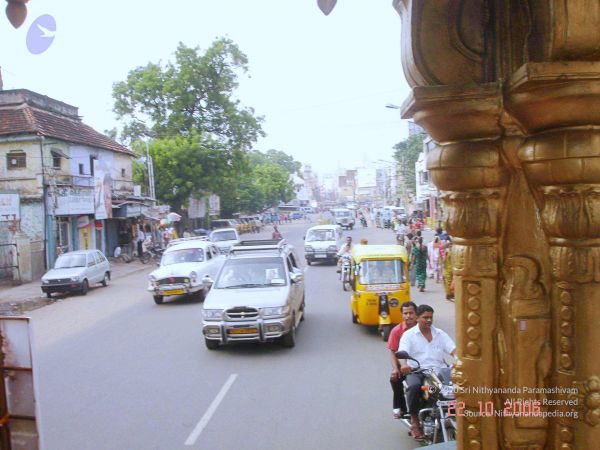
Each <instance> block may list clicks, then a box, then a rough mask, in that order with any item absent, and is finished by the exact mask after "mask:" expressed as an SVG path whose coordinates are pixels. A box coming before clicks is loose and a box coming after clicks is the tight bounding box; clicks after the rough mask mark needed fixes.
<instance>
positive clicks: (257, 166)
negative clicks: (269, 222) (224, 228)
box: [219, 150, 301, 216]
mask: <svg viewBox="0 0 600 450" xmlns="http://www.w3.org/2000/svg"><path fill="white" fill-rule="evenodd" d="M244 162H245V167H244V169H243V173H244V175H243V177H234V178H230V179H228V180H227V181H226V182H225V183H224V186H222V187H221V189H220V191H219V195H221V209H222V215H224V216H231V215H232V214H234V213H238V212H242V213H252V212H257V211H264V210H265V209H267V208H270V207H272V206H275V205H277V204H279V202H284V203H287V202H289V201H290V200H292V199H293V198H294V185H293V183H292V181H291V175H292V172H291V171H296V170H298V169H297V168H299V167H301V164H300V163H299V162H297V161H294V158H293V157H292V156H290V155H287V154H286V153H284V152H282V151H279V150H269V151H268V152H266V153H262V152H259V151H257V150H254V151H251V152H249V153H248V155H247V158H246V159H245V161H244Z"/></svg>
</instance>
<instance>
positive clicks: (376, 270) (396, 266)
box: [359, 259, 404, 284]
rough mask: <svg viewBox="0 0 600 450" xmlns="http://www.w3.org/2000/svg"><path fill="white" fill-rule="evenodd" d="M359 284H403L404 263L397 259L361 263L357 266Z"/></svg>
mask: <svg viewBox="0 0 600 450" xmlns="http://www.w3.org/2000/svg"><path fill="white" fill-rule="evenodd" d="M359 281H360V283H361V284H388V283H402V282H404V263H403V262H402V261H401V260H399V259H394V260H389V259H388V260H380V261H363V262H361V263H360V266H359Z"/></svg>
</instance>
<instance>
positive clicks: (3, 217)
mask: <svg viewBox="0 0 600 450" xmlns="http://www.w3.org/2000/svg"><path fill="white" fill-rule="evenodd" d="M19 211H20V199H19V194H17V193H0V222H12V221H15V220H19V219H20V218H21V216H20V212H19Z"/></svg>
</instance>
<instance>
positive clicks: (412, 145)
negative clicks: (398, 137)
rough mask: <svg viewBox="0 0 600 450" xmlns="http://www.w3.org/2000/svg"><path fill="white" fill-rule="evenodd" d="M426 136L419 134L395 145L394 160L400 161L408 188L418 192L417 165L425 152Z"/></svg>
mask: <svg viewBox="0 0 600 450" xmlns="http://www.w3.org/2000/svg"><path fill="white" fill-rule="evenodd" d="M424 137H425V135H424V134H422V133H418V134H413V135H412V136H409V137H408V139H405V140H404V141H402V142H399V143H397V144H396V145H394V147H393V148H394V150H395V151H394V159H396V161H398V165H399V166H400V171H401V173H402V176H403V179H404V182H405V183H406V187H407V188H409V189H411V190H412V192H416V186H417V182H416V177H415V163H416V162H417V160H418V159H419V154H420V153H421V152H422V151H423V138H424Z"/></svg>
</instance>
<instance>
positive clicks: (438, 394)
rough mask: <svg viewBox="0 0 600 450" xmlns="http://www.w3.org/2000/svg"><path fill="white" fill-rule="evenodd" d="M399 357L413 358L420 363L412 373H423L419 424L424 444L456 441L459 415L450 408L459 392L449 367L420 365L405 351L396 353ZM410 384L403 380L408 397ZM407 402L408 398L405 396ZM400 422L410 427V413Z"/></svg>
mask: <svg viewBox="0 0 600 450" xmlns="http://www.w3.org/2000/svg"><path fill="white" fill-rule="evenodd" d="M396 358H398V359H410V360H411V361H415V362H416V363H417V367H416V368H413V369H412V373H421V374H423V375H424V380H423V386H422V387H421V392H422V393H423V394H422V407H421V409H420V410H419V416H418V417H419V425H420V427H421V429H422V430H423V435H424V436H425V441H424V444H425V445H433V444H437V443H440V442H449V441H454V440H456V430H457V428H456V418H455V417H454V416H449V415H448V408H452V407H454V403H455V399H456V395H455V392H454V386H453V385H452V380H451V378H450V371H451V369H450V367H443V368H440V369H425V368H421V364H420V363H419V361H417V360H416V359H414V358H411V357H410V355H409V354H408V353H406V352H405V351H399V352H396ZM407 388H408V386H407V384H406V381H404V392H405V396H406V392H407ZM406 404H408V398H406ZM400 422H401V423H402V424H403V425H404V426H406V427H407V428H408V429H409V430H410V429H411V425H412V424H411V420H410V415H405V416H404V417H401V418H400Z"/></svg>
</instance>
